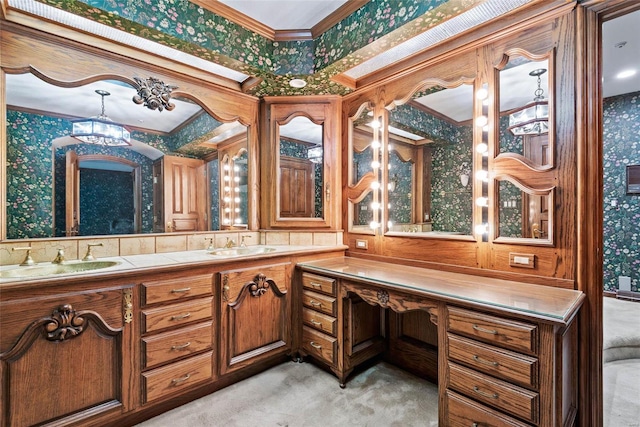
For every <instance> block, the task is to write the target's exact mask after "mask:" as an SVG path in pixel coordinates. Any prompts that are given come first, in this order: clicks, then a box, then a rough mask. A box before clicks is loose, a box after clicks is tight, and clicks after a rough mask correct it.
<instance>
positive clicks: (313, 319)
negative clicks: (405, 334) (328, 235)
mask: <svg viewBox="0 0 640 427" xmlns="http://www.w3.org/2000/svg"><path fill="white" fill-rule="evenodd" d="M340 289H343V286H341V283H340V281H339V280H338V279H334V278H331V277H325V276H321V275H317V274H311V273H302V321H303V326H302V342H301V350H300V353H301V355H302V356H311V357H313V358H315V359H317V360H319V361H321V362H323V363H324V364H326V365H327V366H328V367H329V368H330V369H331V370H332V371H333V372H334V373H335V374H336V375H337V376H338V379H339V381H340V387H343V388H344V387H345V381H346V379H347V377H348V376H349V374H350V373H351V372H352V371H353V369H354V368H355V367H357V366H358V365H359V364H361V363H363V362H365V361H366V360H369V359H371V358H372V357H375V356H376V355H378V354H380V353H382V352H383V351H384V349H385V344H384V343H385V327H384V324H385V316H384V310H383V309H381V308H380V307H379V306H377V305H370V304H369V303H367V302H366V301H365V300H363V299H362V298H360V297H359V296H358V295H356V294H354V293H350V292H348V291H346V290H345V291H344V292H341V291H340Z"/></svg>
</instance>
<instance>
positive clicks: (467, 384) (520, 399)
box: [447, 362, 540, 424]
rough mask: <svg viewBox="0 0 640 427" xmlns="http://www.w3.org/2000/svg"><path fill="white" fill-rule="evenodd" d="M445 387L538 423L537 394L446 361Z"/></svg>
mask: <svg viewBox="0 0 640 427" xmlns="http://www.w3.org/2000/svg"><path fill="white" fill-rule="evenodd" d="M448 381H449V382H448V384H447V388H451V389H454V390H456V391H458V392H460V393H462V394H464V395H466V396H469V397H471V398H472V399H474V400H478V401H480V402H482V403H485V404H487V405H489V406H492V407H494V408H496V409H500V410H502V411H504V412H506V413H508V414H509V415H514V416H516V417H518V418H522V419H524V420H527V421H530V422H532V423H534V424H537V423H538V419H539V407H540V401H539V396H538V393H535V392H533V391H529V390H526V389H524V388H522V387H518V386H515V385H513V384H509V383H507V382H504V381H500V380H497V379H495V378H492V377H489V376H487V375H483V374H480V373H478V372H476V371H473V370H471V369H467V368H464V367H462V366H460V365H456V364H455V363H451V362H449V376H448Z"/></svg>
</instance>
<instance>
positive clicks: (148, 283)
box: [140, 272, 216, 403]
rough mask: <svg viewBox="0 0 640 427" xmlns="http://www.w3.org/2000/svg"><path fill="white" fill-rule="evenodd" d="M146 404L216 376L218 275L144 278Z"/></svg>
mask: <svg viewBox="0 0 640 427" xmlns="http://www.w3.org/2000/svg"><path fill="white" fill-rule="evenodd" d="M140 289H141V291H140V294H141V298H140V300H141V312H140V324H141V339H140V340H141V362H142V363H141V365H142V366H141V375H142V378H141V386H142V401H143V403H147V402H152V401H155V400H157V399H162V398H167V397H175V396H176V395H177V394H180V393H182V392H186V391H189V390H191V389H192V388H193V386H197V385H202V384H204V383H207V382H211V381H212V380H213V379H214V378H215V366H216V364H215V354H214V348H215V347H214V336H215V333H214V321H213V319H214V304H213V273H210V272H202V273H199V274H184V273H181V274H176V275H171V276H166V277H165V276H163V277H161V278H158V279H155V278H152V279H150V280H143V281H142V283H141V287H140Z"/></svg>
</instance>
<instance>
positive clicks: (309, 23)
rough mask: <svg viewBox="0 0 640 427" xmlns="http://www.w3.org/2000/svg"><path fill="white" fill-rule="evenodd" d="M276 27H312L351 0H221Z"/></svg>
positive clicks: (274, 28)
mask: <svg viewBox="0 0 640 427" xmlns="http://www.w3.org/2000/svg"><path fill="white" fill-rule="evenodd" d="M218 1H219V2H220V3H224V4H225V5H227V6H229V7H231V8H233V9H235V10H237V11H238V12H240V13H242V14H244V15H246V16H248V17H250V18H253V19H255V20H256V21H258V22H261V23H263V24H265V25H266V26H268V27H270V28H271V29H273V30H309V29H311V28H313V26H314V25H316V24H317V23H319V22H320V21H322V20H323V19H324V18H326V17H327V16H328V15H330V14H331V13H333V12H334V11H335V10H336V9H338V8H339V7H340V6H342V5H343V4H345V3H347V0H284V1H283V0H250V1H247V0H218Z"/></svg>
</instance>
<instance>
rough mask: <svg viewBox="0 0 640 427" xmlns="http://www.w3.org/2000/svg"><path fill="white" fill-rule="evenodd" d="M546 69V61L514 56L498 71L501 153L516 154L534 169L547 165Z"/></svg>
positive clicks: (547, 79)
mask: <svg viewBox="0 0 640 427" xmlns="http://www.w3.org/2000/svg"><path fill="white" fill-rule="evenodd" d="M548 70H549V61H548V60H547V59H545V60H542V61H532V60H530V59H528V58H525V57H522V56H516V57H512V58H509V62H508V63H507V64H506V65H505V67H504V68H503V69H502V70H501V71H500V104H499V105H500V129H499V137H500V141H499V150H500V153H515V154H519V155H521V156H523V157H525V158H526V159H528V160H529V161H530V163H531V164H532V165H533V166H537V167H539V166H547V165H549V162H550V157H549V154H550V152H549V122H550V119H549V105H550V103H549V98H548V94H549V72H548ZM551 120H552V118H551Z"/></svg>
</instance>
